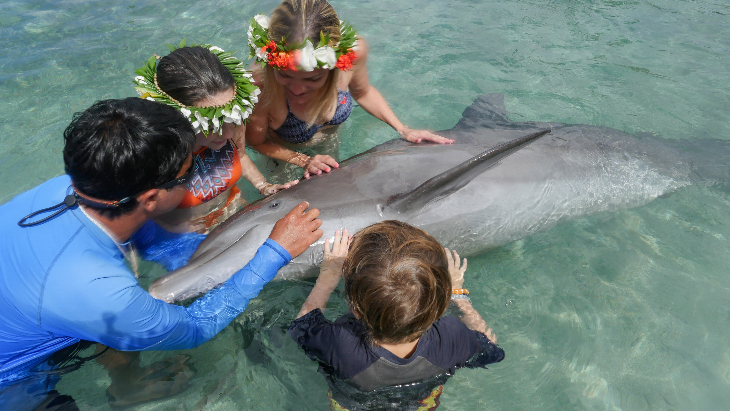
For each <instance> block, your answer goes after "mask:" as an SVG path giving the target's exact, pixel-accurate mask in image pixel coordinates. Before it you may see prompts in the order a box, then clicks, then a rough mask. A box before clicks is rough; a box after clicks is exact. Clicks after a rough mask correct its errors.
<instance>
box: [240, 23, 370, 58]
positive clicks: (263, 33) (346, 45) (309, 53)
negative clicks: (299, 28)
mask: <svg viewBox="0 0 730 411" xmlns="http://www.w3.org/2000/svg"><path fill="white" fill-rule="evenodd" d="M328 44H329V35H325V34H322V33H320V41H319V43H318V44H317V46H316V47H315V46H314V44H312V42H311V41H310V40H309V39H306V40H304V42H303V43H301V44H298V45H294V46H291V45H288V44H286V41H285V40H284V41H282V42H281V43H275V42H274V41H272V40H269V18H268V17H266V16H265V15H263V14H259V15H256V16H255V17H254V18H253V19H251V26H250V27H249V29H248V46H249V48H250V53H249V58H254V57H255V58H256V61H257V62H259V63H261V64H262V65H264V64H268V65H270V66H272V67H274V68H277V69H286V70H299V71H312V70H314V69H316V68H323V69H333V68H338V69H340V70H351V69H352V64H353V63H354V61H355V51H354V49H355V47H356V46H357V35H356V33H355V30H354V29H353V28H352V26H351V25H349V24H347V23H345V22H344V21H340V42H339V43H337V45H336V46H335V47H331V46H329V45H328Z"/></svg>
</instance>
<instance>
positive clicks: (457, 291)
mask: <svg viewBox="0 0 730 411" xmlns="http://www.w3.org/2000/svg"><path fill="white" fill-rule="evenodd" d="M451 294H452V295H462V294H464V295H469V290H467V289H466V288H456V289H453V290H451Z"/></svg>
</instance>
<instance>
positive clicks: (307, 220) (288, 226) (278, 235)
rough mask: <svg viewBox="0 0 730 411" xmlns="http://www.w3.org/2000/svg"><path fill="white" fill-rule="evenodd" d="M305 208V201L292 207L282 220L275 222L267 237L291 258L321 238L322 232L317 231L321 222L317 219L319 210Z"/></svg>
mask: <svg viewBox="0 0 730 411" xmlns="http://www.w3.org/2000/svg"><path fill="white" fill-rule="evenodd" d="M307 207H309V203H307V202H306V201H304V202H302V203H300V204H299V205H298V206H296V207H294V208H293V209H292V210H291V211H290V212H289V213H288V214H287V215H285V216H284V218H282V219H281V220H279V221H277V222H276V224H275V225H274V229H273V230H271V235H269V238H270V239H272V240H274V241H276V242H277V243H278V244H279V245H280V246H282V247H284V249H285V250H286V251H288V252H289V254H291V256H292V258H294V257H296V256H298V255H299V254H301V253H303V252H304V250H306V249H307V248H309V246H310V245H312V243H314V242H315V241H317V240H319V238H320V237H322V230H320V229H319V226H321V225H322V220H320V219H319V218H317V217H318V216H319V210H317V209H316V208H313V209H311V210H309V211H306V210H307ZM305 211H306V212H305Z"/></svg>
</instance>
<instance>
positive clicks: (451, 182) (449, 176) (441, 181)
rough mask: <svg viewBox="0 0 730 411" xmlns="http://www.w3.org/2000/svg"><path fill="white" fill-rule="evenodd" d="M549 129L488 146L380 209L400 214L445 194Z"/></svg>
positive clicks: (395, 197)
mask: <svg viewBox="0 0 730 411" xmlns="http://www.w3.org/2000/svg"><path fill="white" fill-rule="evenodd" d="M551 131H552V130H542V131H538V132H536V133H532V134H529V135H526V136H523V137H519V138H516V139H514V140H512V141H508V142H506V143H503V144H500V145H498V146H496V147H493V148H490V149H489V150H487V151H485V152H483V153H481V154H479V155H477V156H475V157H472V158H471V159H469V160H467V161H465V162H463V163H461V164H459V165H458V166H456V167H454V168H452V169H450V170H447V171H445V172H443V173H441V174H439V175H437V176H435V177H432V178H431V179H429V180H428V181H426V182H425V183H423V184H421V185H420V186H418V187H416V188H415V189H414V190H413V191H410V192H408V193H401V194H396V195H394V196H392V197H390V198H389V199H388V201H387V202H386V203H385V206H384V207H383V210H391V211H395V212H398V213H404V212H407V211H409V210H412V209H416V208H420V207H422V206H423V205H425V204H426V203H428V202H429V201H432V200H435V199H437V198H441V197H444V196H447V195H449V194H451V193H453V192H455V191H457V190H459V189H460V188H462V187H464V186H465V185H467V183H469V182H470V181H471V180H472V179H473V178H474V177H476V176H478V175H479V174H481V173H482V172H484V171H485V170H487V169H489V168H491V167H493V166H494V165H496V164H497V163H499V161H500V160H502V159H503V158H505V157H507V156H509V155H510V154H512V153H515V152H516V151H518V150H519V149H521V148H523V147H525V146H527V145H528V144H529V143H531V142H533V141H535V140H537V139H538V138H540V137H542V136H544V135H545V134H548V133H549V132H551Z"/></svg>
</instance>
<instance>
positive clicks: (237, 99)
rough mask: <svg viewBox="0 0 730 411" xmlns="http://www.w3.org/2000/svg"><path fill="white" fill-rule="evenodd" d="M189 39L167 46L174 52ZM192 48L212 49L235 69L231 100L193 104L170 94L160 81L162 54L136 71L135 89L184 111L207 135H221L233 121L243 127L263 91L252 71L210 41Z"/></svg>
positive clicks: (227, 66) (140, 93)
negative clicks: (209, 103)
mask: <svg viewBox="0 0 730 411" xmlns="http://www.w3.org/2000/svg"><path fill="white" fill-rule="evenodd" d="M185 40H186V39H183V40H182V41H181V42H180V44H177V45H173V44H167V47H168V48H169V49H170V52H173V51H175V50H177V49H179V48H183V47H185ZM190 47H203V48H206V49H208V50H210V52H211V53H213V54H214V55H215V56H216V57H218V60H220V62H221V63H222V64H223V65H224V66H225V67H226V68H227V69H228V70H229V71H230V72H231V74H232V75H233V79H234V80H235V85H234V96H233V98H232V99H231V100H230V101H229V102H227V103H226V104H223V105H219V106H208V107H193V106H186V105H184V104H182V103H180V102H179V101H177V100H175V99H174V98H172V97H170V96H169V95H168V94H167V93H165V92H164V91H163V90H161V89H160V87H159V86H158V84H157V59H158V58H159V57H158V56H152V57H150V58H149V60H147V62H146V63H145V64H144V65H143V66H142V67H140V68H138V69H137V70H135V71H134V72H135V73H137V77H135V78H134V80H133V81H134V84H135V86H134V88H135V90H137V93H139V96H140V97H141V98H145V99H147V100H151V101H156V102H159V103H164V104H167V105H168V106H172V107H174V108H176V109H177V110H180V112H181V113H182V114H183V115H184V116H185V117H186V118H187V119H188V120H189V121H190V123H191V124H192V125H193V128H194V129H195V132H196V133H203V134H205V135H206V136H208V135H209V133H217V134H220V132H221V127H222V126H223V123H233V124H236V125H239V126H240V125H241V124H244V123H245V122H246V121H248V117H249V116H250V115H251V112H253V107H254V105H255V104H256V103H257V102H258V95H259V93H260V90H259V88H258V87H256V86H254V85H253V84H252V83H251V77H252V75H251V72H249V71H247V70H246V68H245V66H244V64H243V63H242V62H241V60H239V59H237V58H235V57H233V53H228V52H226V51H224V50H223V49H221V48H219V47H215V46H211V45H209V44H193V45H191V46H190Z"/></svg>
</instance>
